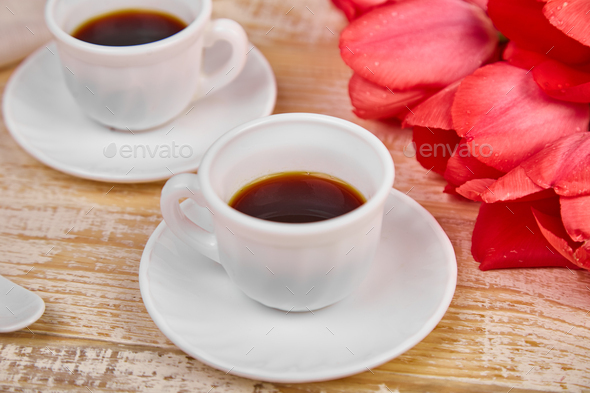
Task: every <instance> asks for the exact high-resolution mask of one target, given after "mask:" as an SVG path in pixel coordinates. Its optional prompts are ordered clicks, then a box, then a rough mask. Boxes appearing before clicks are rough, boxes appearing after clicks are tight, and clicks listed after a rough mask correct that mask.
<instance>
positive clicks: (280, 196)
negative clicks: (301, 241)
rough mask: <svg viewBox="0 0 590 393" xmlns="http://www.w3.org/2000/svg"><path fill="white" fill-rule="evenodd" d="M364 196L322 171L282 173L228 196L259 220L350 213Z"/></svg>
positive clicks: (295, 220)
mask: <svg viewBox="0 0 590 393" xmlns="http://www.w3.org/2000/svg"><path fill="white" fill-rule="evenodd" d="M363 203H365V197H364V196H363V195H362V194H361V193H360V192H359V191H357V190H356V189H355V188H354V187H353V186H351V185H350V184H348V183H346V182H345V181H344V180H341V179H337V178H335V177H334V176H330V175H327V174H325V173H315V172H283V173H275V174H272V175H267V176H263V177H261V178H259V179H256V180H254V181H253V182H252V183H250V184H247V185H245V186H244V187H243V188H241V189H240V190H239V191H238V192H237V193H236V194H234V196H233V197H232V198H231V199H230V201H229V205H230V206H231V207H233V208H234V209H236V210H237V211H239V212H242V213H244V214H247V215H249V216H252V217H256V218H260V219H262V220H268V221H275V222H285V223H308V222H317V221H323V220H328V219H331V218H335V217H338V216H341V215H343V214H346V213H349V212H351V211H352V210H354V209H356V208H357V207H359V206H361V205H362V204H363Z"/></svg>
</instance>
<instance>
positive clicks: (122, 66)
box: [45, 0, 248, 130]
mask: <svg viewBox="0 0 590 393" xmlns="http://www.w3.org/2000/svg"><path fill="white" fill-rule="evenodd" d="M121 9H149V10H154V11H160V12H166V13H168V14H172V15H174V16H176V17H177V18H179V19H181V20H182V21H184V22H185V23H187V25H188V26H187V27H186V28H185V29H183V30H182V31H180V32H178V33H177V34H174V35H172V36H170V37H168V38H165V39H163V40H160V41H155V42H151V43H148V44H143V45H134V46H104V45H95V44H91V43H88V42H84V41H81V40H79V39H76V38H74V37H72V36H71V33H72V32H73V31H74V30H75V29H76V28H77V27H78V26H80V25H81V24H83V23H84V22H86V21H88V20H89V19H92V18H93V17H96V16H99V15H103V14H105V13H109V12H112V11H115V10H121ZM45 19H46V22H47V26H48V27H49V30H50V31H51V32H52V33H53V35H54V36H55V38H56V39H57V48H58V52H59V57H60V60H61V64H62V68H63V75H64V76H65V80H66V84H67V86H68V88H69V90H70V92H71V93H72V95H73V96H74V99H75V100H76V102H77V103H78V105H79V106H80V108H81V109H82V111H83V112H84V113H86V114H87V115H88V116H89V117H91V118H92V119H94V120H96V121H98V122H100V123H102V124H105V125H107V126H110V127H113V128H117V129H122V130H126V129H130V130H143V129H148V128H152V127H156V126H159V125H161V124H163V123H166V122H168V121H170V120H171V119H173V118H174V117H176V116H177V115H179V114H180V113H181V112H183V111H184V110H185V109H186V108H187V106H188V105H189V104H190V103H191V102H192V101H194V100H195V99H196V98H198V97H202V96H204V95H206V94H208V93H210V92H212V91H215V90H219V89H221V88H222V87H223V86H225V85H227V84H228V83H230V82H231V81H232V80H233V79H234V78H236V77H237V76H238V74H239V73H240V72H241V71H242V69H243V68H244V65H245V63H246V54H247V51H248V39H247V36H246V33H245V32H244V29H243V28H242V27H241V26H240V25H239V24H238V23H237V22H234V21H232V20H229V19H217V20H213V21H211V0H101V1H96V0H49V1H48V2H47V6H46V10H45ZM218 40H223V41H227V42H228V43H229V44H230V45H231V47H232V52H231V56H230V58H229V59H228V60H227V61H226V62H225V63H224V64H223V65H221V66H220V67H219V68H218V69H217V70H216V71H215V72H213V73H211V74H205V73H204V71H203V70H202V54H203V47H208V46H211V45H213V44H214V43H215V42H216V41H218Z"/></svg>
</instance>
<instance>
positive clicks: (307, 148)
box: [46, 0, 394, 312]
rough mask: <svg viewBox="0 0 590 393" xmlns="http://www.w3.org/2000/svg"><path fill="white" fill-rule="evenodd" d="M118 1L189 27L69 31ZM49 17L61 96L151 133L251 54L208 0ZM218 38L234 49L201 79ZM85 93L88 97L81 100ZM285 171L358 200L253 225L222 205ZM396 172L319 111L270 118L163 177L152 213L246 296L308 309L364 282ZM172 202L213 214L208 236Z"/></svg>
mask: <svg viewBox="0 0 590 393" xmlns="http://www.w3.org/2000/svg"><path fill="white" fill-rule="evenodd" d="M122 6H124V7H126V8H151V9H155V10H159V11H165V12H167V13H171V14H173V15H176V16H177V17H179V18H181V19H183V20H185V21H186V22H187V24H188V26H187V27H186V28H185V29H184V30H183V31H181V32H179V33H177V34H175V35H173V36H171V37H169V38H166V39H164V40H161V41H157V42H153V43H149V44H145V45H138V46H127V47H107V46H101V45H93V44H89V43H86V42H83V41H80V40H77V39H75V38H74V37H72V36H71V35H70V33H71V30H72V29H73V28H74V27H75V26H77V25H79V24H80V23H82V22H83V21H85V20H87V19H88V18H91V17H93V16H96V15H100V14H101V13H105V12H108V11H112V10H113V9H116V8H121V7H122ZM46 15H47V22H48V25H49V27H50V29H51V31H52V32H53V33H54V35H55V37H56V38H57V42H58V50H59V55H60V59H61V62H62V65H63V66H64V68H65V71H64V75H65V76H66V82H67V85H68V87H69V89H70V91H71V92H72V94H73V95H74V97H75V98H76V101H77V102H78V104H79V105H80V107H81V108H82V110H83V111H84V112H85V113H86V114H87V115H88V116H90V117H91V118H93V119H95V120H97V121H99V122H101V123H103V124H105V125H107V126H110V127H113V128H122V129H125V128H128V129H148V128H151V127H155V126H158V125H160V124H162V123H165V122H167V121H169V120H171V119H172V118H174V117H175V116H176V115H178V114H179V113H180V112H182V110H183V109H184V108H186V106H187V105H188V104H189V103H190V102H191V101H192V100H193V99H194V97H195V94H196V95H197V96H198V95H203V94H205V93H206V92H207V90H208V89H211V88H212V87H213V88H220V87H221V86H222V85H225V84H227V83H229V82H231V80H233V78H235V76H237V75H238V74H239V72H240V71H241V69H242V68H243V66H244V63H245V59H246V55H247V51H248V49H247V42H248V41H247V38H246V34H245V33H244V31H243V29H242V28H241V27H240V26H239V25H238V24H237V23H236V22H233V21H230V20H216V21H211V20H210V15H211V0H202V1H199V2H195V1H189V0H173V1H164V0H150V1H149V4H146V2H145V0H143V1H140V0H125V1H124V2H123V3H122V2H121V1H114V0H110V1H105V2H95V1H91V0H49V2H48V5H47V13H46ZM217 40H225V41H227V42H229V43H230V45H231V46H232V54H231V56H230V59H229V60H228V61H227V62H226V63H225V64H224V65H223V66H222V67H221V68H220V69H219V70H218V71H216V72H215V73H214V74H212V75H204V74H203V72H202V71H201V69H200V67H201V66H202V60H201V58H202V52H203V47H204V46H207V45H211V44H213V43H214V42H215V41H217ZM232 67H233V68H232ZM225 68H228V69H231V70H232V72H233V74H232V73H231V72H230V73H226V72H225ZM91 86H92V87H91ZM90 90H92V97H86V96H85V93H86V92H87V91H90ZM82 96H84V97H85V98H84V97H82ZM109 100H111V101H109ZM109 105H110V106H109ZM102 106H104V107H105V108H104V110H103V108H102ZM150 108H151V110H148V109H150ZM154 108H155V109H154ZM115 109H116V110H115ZM105 111H106V112H105ZM117 112H118V113H117ZM292 171H309V172H320V173H324V174H328V175H330V176H333V177H335V178H338V179H341V180H343V181H344V182H346V183H348V184H350V185H352V186H353V187H354V188H355V189H356V190H358V191H359V192H360V193H361V194H362V195H363V196H364V197H365V198H366V202H365V203H364V204H362V205H361V206H360V207H358V208H356V209H354V210H352V211H350V212H348V213H346V214H343V215H341V216H338V217H335V218H332V219H328V220H324V221H319V222H313V223H303V224H293V223H280V222H272V221H267V220H262V219H259V218H255V217H251V216H249V215H246V214H244V213H241V212H239V211H237V210H236V209H234V208H232V207H230V206H229V205H228V201H229V200H230V199H231V198H232V196H233V195H234V194H235V193H236V192H237V191H238V190H240V189H241V188H242V187H243V186H244V185H246V184H249V183H251V182H252V181H254V180H256V179H259V178H261V177H263V176H267V175H270V174H276V173H283V172H292ZM393 179H394V166H393V161H392V159H391V155H390V154H389V151H388V150H387V148H385V146H384V145H383V144H382V143H381V141H380V140H379V139H378V138H377V137H375V136H374V135H373V134H371V133H370V132H369V131H367V130H365V129H364V128H362V127H360V126H358V125H355V124H353V123H350V122H348V121H345V120H342V119H337V118H334V117H329V116H324V115H317V114H305V113H293V114H282V115H274V116H269V117H266V118H261V119H257V120H253V121H251V122H249V123H246V124H243V125H241V126H238V127H236V128H234V129H232V130H230V131H229V132H227V133H226V134H224V135H223V136H222V137H221V138H219V139H218V140H217V141H216V142H214V143H213V145H212V146H211V147H210V148H209V150H208V151H207V153H206V154H205V156H204V157H203V160H202V162H201V165H200V167H199V171H198V174H197V175H195V174H180V175H176V176H174V177H172V178H171V179H170V180H169V181H168V182H167V183H166V185H165V186H164V188H163V190H162V198H161V209H162V214H163V216H164V220H165V221H166V224H167V226H168V227H169V228H170V230H171V231H172V232H173V233H174V234H175V235H176V236H177V237H178V238H179V239H180V240H182V241H183V242H185V243H187V244H188V245H190V246H192V247H193V248H194V249H195V250H196V251H198V252H200V253H201V254H203V255H205V256H207V257H209V258H210V259H212V260H213V261H215V262H218V263H220V264H222V265H223V267H224V268H225V270H226V272H227V273H228V275H229V277H230V279H231V280H232V281H233V282H234V283H235V284H236V285H237V286H238V287H239V288H240V289H241V290H242V291H243V292H244V293H245V294H246V295H248V296H249V297H250V298H252V299H254V300H256V301H258V302H260V303H262V304H264V305H266V306H269V307H272V308H276V309H280V310H285V311H287V312H298V311H314V310H317V309H320V308H323V307H326V306H329V305H331V304H333V303H335V302H338V301H339V300H341V299H343V298H344V297H346V296H347V295H349V294H350V293H352V292H353V291H354V290H355V289H356V288H357V287H358V286H359V285H360V283H361V282H362V281H363V279H364V278H365V277H366V275H367V273H368V271H369V270H370V267H371V264H372V261H373V259H374V258H375V255H376V252H377V248H378V245H379V242H380V234H381V225H382V219H383V213H384V205H385V202H386V199H387V197H388V195H389V193H390V190H391V187H392V184H393ZM181 198H190V199H192V200H193V201H194V202H196V205H197V207H198V210H199V213H200V214H201V215H207V216H210V218H212V222H213V230H212V231H208V230H206V229H204V228H203V227H201V226H199V225H197V223H195V222H193V221H191V220H190V219H189V218H188V217H187V216H186V215H185V213H184V212H183V209H182V208H181V205H180V204H179V200H180V199H181Z"/></svg>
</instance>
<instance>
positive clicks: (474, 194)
mask: <svg viewBox="0 0 590 393" xmlns="http://www.w3.org/2000/svg"><path fill="white" fill-rule="evenodd" d="M495 181H496V179H473V180H469V181H468V182H466V183H465V184H462V185H461V186H460V187H457V190H456V191H457V193H458V194H460V195H463V196H464V197H465V198H467V199H471V200H472V201H476V202H483V199H481V195H482V194H483V193H485V192H486V191H487V190H489V187H490V186H491V185H492V184H494V182H495Z"/></svg>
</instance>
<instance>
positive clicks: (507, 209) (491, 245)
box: [471, 198, 577, 270]
mask: <svg viewBox="0 0 590 393" xmlns="http://www.w3.org/2000/svg"><path fill="white" fill-rule="evenodd" d="M531 207H535V208H537V209H538V210H541V211H543V212H546V211H547V210H549V212H553V213H554V211H557V213H554V214H555V215H558V214H559V213H558V212H559V206H558V201H557V198H551V199H544V200H541V201H535V202H512V203H483V204H482V205H481V207H480V209H479V216H478V217H477V221H476V223H475V228H474V229H473V238H472V245H471V253H472V254H473V257H474V258H475V260H476V261H478V262H481V264H480V266H479V268H480V269H481V270H489V269H501V268H515V267H543V266H568V267H569V268H571V269H576V268H577V267H576V266H575V265H574V264H572V263H571V262H569V261H568V260H567V259H566V258H564V257H563V256H561V255H560V254H559V253H558V252H557V251H554V250H553V249H551V248H550V245H549V243H548V242H547V240H546V239H545V237H543V235H542V234H541V233H540V230H539V228H538V226H537V222H536V220H535V217H534V216H533V213H532V211H531Z"/></svg>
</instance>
